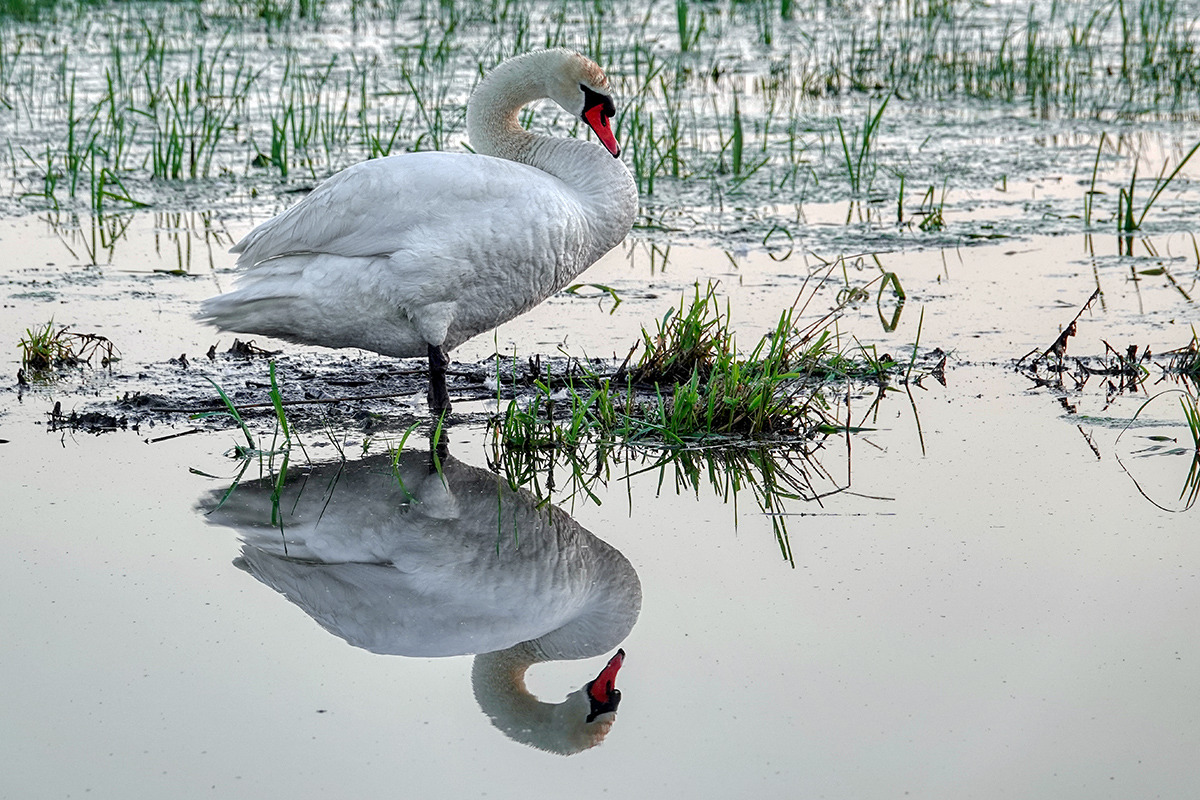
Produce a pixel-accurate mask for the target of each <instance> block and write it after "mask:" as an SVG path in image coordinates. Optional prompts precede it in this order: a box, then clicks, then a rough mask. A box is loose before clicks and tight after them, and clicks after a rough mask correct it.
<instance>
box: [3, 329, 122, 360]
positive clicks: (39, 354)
mask: <svg viewBox="0 0 1200 800" xmlns="http://www.w3.org/2000/svg"><path fill="white" fill-rule="evenodd" d="M17 346H18V347H19V348H20V350H21V367H22V368H23V369H29V370H32V371H33V372H35V373H46V372H48V371H49V370H51V369H53V368H55V367H68V366H75V365H77V364H83V363H91V360H92V357H93V356H95V355H96V354H97V353H100V354H101V360H100V361H101V365H102V366H108V365H109V364H110V363H112V362H113V361H115V360H117V359H118V358H119V351H118V350H117V348H116V346H115V345H113V343H112V341H111V340H109V339H108V338H107V337H105V336H101V335H99V334H96V333H76V332H75V331H72V330H71V329H70V327H69V326H67V325H62V326H58V327H56V326H55V325H54V320H53V319H51V320H50V321H49V322H47V323H46V324H45V325H41V326H35V327H33V328H26V329H25V335H24V336H22V337H21V339H20V341H19V342H18V344H17Z"/></svg>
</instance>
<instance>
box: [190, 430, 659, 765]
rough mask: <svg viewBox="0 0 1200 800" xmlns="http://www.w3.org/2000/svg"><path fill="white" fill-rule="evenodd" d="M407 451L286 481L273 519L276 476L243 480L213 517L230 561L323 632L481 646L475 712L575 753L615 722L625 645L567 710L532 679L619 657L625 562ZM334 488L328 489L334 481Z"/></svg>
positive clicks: (508, 496) (630, 579)
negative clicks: (535, 691)
mask: <svg viewBox="0 0 1200 800" xmlns="http://www.w3.org/2000/svg"><path fill="white" fill-rule="evenodd" d="M429 465H430V458H429V454H428V453H418V452H414V451H406V452H405V453H404V454H403V456H402V458H401V459H400V461H399V463H398V464H397V467H396V472H395V473H393V471H392V469H391V463H390V461H389V460H388V459H387V458H386V457H385V458H375V459H366V460H364V461H362V462H358V463H356V464H352V465H347V466H345V467H342V468H338V467H336V465H335V466H333V467H318V468H317V469H316V470H315V471H314V472H312V473H310V474H309V475H307V476H306V477H303V478H300V479H298V480H297V479H295V478H294V477H293V476H292V475H289V482H288V485H287V486H286V487H285V488H284V492H283V496H282V497H281V498H280V499H279V501H278V508H279V509H281V510H283V513H284V517H283V531H284V537H285V538H286V544H285V541H284V538H281V536H280V529H279V526H278V525H272V524H271V510H272V501H271V493H272V490H273V489H274V484H273V483H272V482H271V481H269V480H268V481H262V482H257V483H243V484H241V485H240V486H238V487H237V489H236V490H235V491H234V492H233V493H232V494H231V495H230V496H229V497H228V498H227V499H226V500H225V502H224V503H223V504H221V503H220V501H221V498H222V496H223V494H224V492H223V491H220V490H218V491H215V492H212V493H211V494H210V495H209V496H208V498H207V499H205V500H204V501H202V502H201V504H200V505H201V506H202V507H207V508H212V507H213V506H218V505H219V507H218V508H216V510H214V511H212V512H211V513H210V514H209V516H208V521H209V522H210V523H212V524H217V525H225V526H228V527H231V528H234V529H235V530H236V531H238V533H239V534H240V535H241V536H242V538H243V548H242V553H241V557H240V558H239V559H238V560H237V561H236V562H235V563H237V564H238V566H239V567H241V568H242V569H244V570H246V571H247V572H249V573H250V574H251V575H253V576H254V577H255V578H257V579H258V580H259V581H261V582H262V583H264V584H266V585H267V586H270V587H271V588H273V589H275V590H276V591H278V592H280V593H281V594H283V595H284V596H285V597H287V598H288V600H290V601H291V602H293V603H295V604H296V605H297V606H299V607H300V608H302V609H303V610H304V611H305V612H306V613H307V614H308V615H309V616H311V617H312V618H313V619H315V620H316V621H317V622H318V623H319V624H320V625H321V626H322V627H324V628H325V629H326V630H328V631H329V632H330V633H332V634H334V635H335V636H338V637H340V638H342V639H344V640H345V641H346V642H348V643H350V644H351V645H353V646H355V647H360V648H363V649H365V650H369V651H370V652H373V653H381V654H392V655H405V656H419V657H430V656H452V655H462V654H467V653H476V654H479V655H476V657H475V661H474V664H473V665H472V670H471V682H472V686H473V690H474V694H475V698H476V701H477V702H478V704H479V706H480V708H481V709H482V710H483V712H484V713H485V714H486V715H487V716H488V718H489V719H490V720H491V721H492V724H493V725H495V726H496V727H497V728H499V729H500V730H501V731H502V732H504V734H505V735H507V736H508V737H510V738H512V739H514V740H516V741H518V742H521V743H524V744H528V745H532V746H534V747H538V748H540V749H543V750H548V751H551V752H555V753H562V754H570V753H575V752H579V751H580V750H584V749H586V748H588V747H593V746H595V745H597V744H599V743H600V742H601V741H602V740H603V739H604V737H605V736H606V735H607V734H608V732H609V730H610V729H611V728H612V726H613V722H614V721H615V719H616V711H617V704H618V703H619V701H620V696H621V695H620V692H619V691H618V690H617V689H616V687H615V685H614V684H615V680H616V676H617V672H618V670H620V668H621V665H622V663H623V661H624V657H625V656H624V651H623V650H621V651H618V652H617V654H616V655H615V656H613V657H612V658H611V659H610V660H609V661H608V663H607V665H606V666H605V667H604V668H603V670H601V672H600V674H599V675H598V676H597V677H596V678H595V679H594V680H592V681H590V682H588V683H587V684H585V685H584V686H583V687H582V688H580V689H578V690H576V691H574V692H572V693H571V694H569V695H568V696H567V698H566V699H565V700H564V701H563V702H561V703H557V704H555V703H547V702H544V701H541V700H538V699H537V698H536V697H534V696H533V695H532V694H531V693H530V692H529V691H528V689H527V688H526V685H525V673H526V671H527V670H528V669H529V668H530V667H531V666H532V665H534V664H537V663H540V662H544V661H552V660H554V661H557V660H569V659H580V658H591V657H594V656H597V655H600V654H602V653H607V652H611V650H612V648H613V647H615V646H616V645H618V644H619V643H620V642H621V641H622V640H623V639H624V638H625V637H626V636H627V635H628V634H629V631H630V630H631V629H632V628H633V625H634V623H635V622H636V621H637V617H638V614H639V612H640V610H641V597H642V593H641V584H640V582H639V581H638V577H637V573H636V572H635V571H634V569H633V566H632V565H631V564H630V563H629V561H628V560H627V559H626V558H625V557H624V556H623V555H622V554H621V553H620V552H619V551H617V550H616V549H614V548H613V547H612V546H611V545H609V544H607V543H606V542H604V541H602V540H601V539H599V538H597V537H596V536H594V535H593V534H591V533H589V532H588V531H586V530H585V529H583V528H582V527H581V526H580V525H579V524H578V523H577V522H575V520H573V519H572V518H571V517H570V516H569V515H567V514H566V513H565V512H564V511H562V510H561V509H558V508H555V507H553V506H543V507H539V506H538V502H537V499H536V498H535V497H534V496H533V495H531V494H530V493H529V492H527V491H525V490H517V491H513V490H512V489H510V488H509V486H508V483H507V482H506V481H505V480H504V479H503V478H501V477H500V476H498V475H495V474H494V473H491V472H488V471H486V470H482V469H478V468H475V467H471V466H467V465H465V464H463V463H461V462H459V461H458V460H456V459H454V458H453V457H450V456H449V455H446V456H443V457H442V458H441V465H442V471H441V473H440V474H438V473H437V472H436V471H434V470H432V469H431V468H430V466H429ZM326 487H331V488H329V489H326Z"/></svg>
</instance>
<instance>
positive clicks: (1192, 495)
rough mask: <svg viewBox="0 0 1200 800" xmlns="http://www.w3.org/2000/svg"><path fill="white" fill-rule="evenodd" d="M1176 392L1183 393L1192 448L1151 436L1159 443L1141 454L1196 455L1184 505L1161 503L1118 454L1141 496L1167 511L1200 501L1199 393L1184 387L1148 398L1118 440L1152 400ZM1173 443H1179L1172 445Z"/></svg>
mask: <svg viewBox="0 0 1200 800" xmlns="http://www.w3.org/2000/svg"><path fill="white" fill-rule="evenodd" d="M1176 392H1178V393H1179V394H1180V395H1182V397H1181V398H1180V406H1181V407H1182V410H1183V418H1184V422H1185V423H1186V425H1187V428H1188V432H1189V433H1190V434H1191V438H1192V446H1191V448H1184V447H1179V446H1178V440H1177V439H1175V437H1173V436H1150V437H1147V438H1149V439H1150V440H1152V441H1154V442H1155V444H1154V445H1153V446H1152V447H1150V448H1148V449H1147V450H1146V451H1142V452H1141V453H1139V454H1140V455H1151V454H1153V455H1169V456H1179V455H1183V456H1187V455H1190V456H1191V457H1192V460H1191V463H1190V465H1189V467H1188V473H1187V475H1186V476H1185V477H1184V480H1183V488H1182V489H1181V490H1180V492H1179V501H1180V502H1181V503H1182V505H1181V506H1180V507H1179V508H1175V509H1172V508H1167V507H1166V506H1164V505H1162V504H1161V503H1158V502H1157V501H1155V500H1154V499H1153V498H1152V497H1151V496H1150V495H1149V494H1148V493H1147V492H1146V490H1145V489H1143V488H1142V485H1141V483H1139V482H1138V479H1137V478H1136V477H1134V476H1133V473H1131V472H1130V471H1129V469H1128V468H1127V467H1126V466H1125V464H1124V462H1122V461H1121V456H1120V453H1119V452H1118V454H1117V463H1118V464H1120V466H1121V469H1123V470H1125V474H1127V475H1129V477H1130V478H1131V479H1132V480H1133V484H1134V486H1136V487H1137V490H1138V491H1139V492H1140V493H1141V495H1142V496H1143V497H1145V498H1146V499H1147V500H1149V501H1150V502H1151V503H1153V504H1154V505H1155V506H1157V507H1158V508H1161V509H1163V510H1164V511H1187V510H1188V509H1190V508H1191V507H1192V506H1194V505H1195V504H1196V501H1197V500H1200V400H1198V399H1197V397H1196V395H1194V394H1193V393H1192V392H1190V391H1186V390H1182V389H1168V390H1166V391H1164V392H1160V393H1158V394H1156V395H1154V396H1152V397H1150V398H1149V399H1147V400H1146V401H1145V402H1144V403H1142V404H1141V405H1140V406H1139V407H1138V410H1137V411H1136V412H1135V413H1134V415H1133V417H1132V418H1131V419H1130V420H1129V422H1128V423H1126V425H1125V427H1124V428H1123V429H1122V430H1121V433H1120V434H1118V435H1117V439H1116V441H1117V442H1120V441H1121V438H1122V437H1123V436H1124V435H1125V434H1126V432H1128V431H1129V429H1130V428H1131V427H1132V426H1133V425H1134V423H1136V422H1137V421H1138V418H1139V417H1141V415H1142V412H1143V411H1145V410H1146V408H1147V407H1148V406H1149V405H1150V404H1151V403H1153V402H1154V401H1155V400H1157V399H1159V398H1160V397H1163V396H1164V395H1168V394H1172V393H1176ZM1172 444H1173V445H1175V446H1173V447H1172V446H1170V445H1172Z"/></svg>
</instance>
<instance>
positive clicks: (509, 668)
mask: <svg viewBox="0 0 1200 800" xmlns="http://www.w3.org/2000/svg"><path fill="white" fill-rule="evenodd" d="M546 660H547V659H546V656H545V655H543V654H542V653H541V652H540V651H539V650H538V649H537V647H536V645H535V644H534V643H533V642H522V643H521V644H518V645H516V646H514V647H510V648H508V649H507V650H500V651H498V652H495V653H480V654H479V655H477V656H475V662H474V664H472V666H471V684H472V688H473V689H474V690H475V700H476V702H478V703H479V707H480V708H481V709H482V710H483V713H485V714H487V715H488V717H489V718H490V719H491V720H492V724H494V725H495V726H496V727H497V728H499V729H500V730H502V731H503V732H504V734H505V735H506V736H508V737H510V738H512V739H515V740H516V741H519V742H523V743H525V744H531V745H533V746H535V747H540V748H542V749H544V750H558V749H559V747H556V746H555V745H554V744H553V743H550V742H546V741H543V740H542V738H541V737H539V736H538V734H540V733H543V732H545V731H546V730H547V729H549V728H551V727H552V726H551V723H552V720H553V717H554V709H555V707H556V706H555V704H552V703H545V702H542V701H541V700H538V699H537V698H536V697H534V696H533V694H532V693H531V692H530V691H529V689H528V688H527V687H526V686H525V673H526V672H527V671H528V669H529V667H530V666H531V665H533V664H536V663H539V662H542V661H546Z"/></svg>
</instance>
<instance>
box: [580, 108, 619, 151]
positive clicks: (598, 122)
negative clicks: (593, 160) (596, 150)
mask: <svg viewBox="0 0 1200 800" xmlns="http://www.w3.org/2000/svg"><path fill="white" fill-rule="evenodd" d="M608 119H609V118H608V116H607V115H606V114H605V113H604V106H602V105H600V104H596V105H594V106H592V107H591V108H587V109H584V112H583V121H584V122H586V123H587V126H588V127H589V128H591V129H592V131H594V132H595V134H596V137H597V138H599V139H600V144H602V145H604V147H605V148H606V149H607V150H608V152H610V153H612V154H613V158H616V157H618V156H620V155H621V145H619V144H617V137H615V136H613V132H612V128H611V127H609V124H608Z"/></svg>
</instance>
